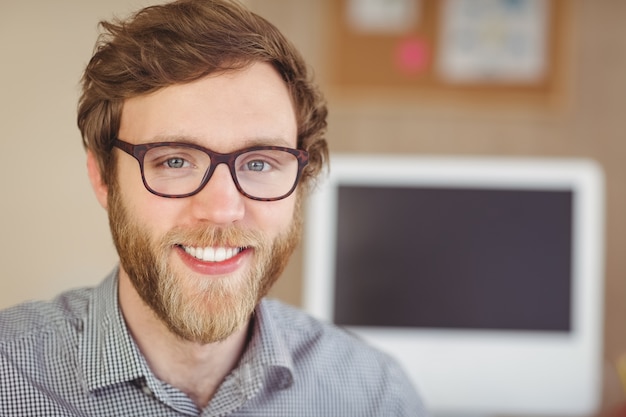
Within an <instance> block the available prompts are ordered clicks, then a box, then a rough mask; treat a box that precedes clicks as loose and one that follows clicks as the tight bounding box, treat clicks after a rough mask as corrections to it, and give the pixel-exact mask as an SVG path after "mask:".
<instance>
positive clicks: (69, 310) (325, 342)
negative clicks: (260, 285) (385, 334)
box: [0, 271, 427, 417]
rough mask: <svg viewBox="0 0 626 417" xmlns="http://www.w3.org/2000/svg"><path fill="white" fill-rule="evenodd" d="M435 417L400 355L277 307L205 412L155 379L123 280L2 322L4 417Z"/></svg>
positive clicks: (266, 309)
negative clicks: (130, 322) (133, 326)
mask: <svg viewBox="0 0 626 417" xmlns="http://www.w3.org/2000/svg"><path fill="white" fill-rule="evenodd" d="M426 415H427V413H426V411H425V409H424V407H423V405H422V403H421V401H420V399H419V397H418V395H417V393H416V392H415V390H414V388H413V387H412V386H411V383H410V382H409V380H408V379H407V377H406V376H405V374H404V373H403V371H402V370H401V369H400V367H399V366H398V365H397V364H396V362H395V361H393V360H392V359H391V358H390V357H388V356H387V355H385V354H383V353H380V352H378V351H377V350H375V349H372V348H370V347H368V346H367V345H365V344H364V343H362V342H360V341H359V340H357V339H356V338H355V337H353V336H351V335H350V334H348V333H346V332H345V331H343V330H341V329H339V328H336V327H333V326H330V325H328V324H324V323H321V322H319V321H317V320H315V319H313V318H311V317H309V316H308V315H306V314H304V313H303V312H301V311H299V310H297V309H294V308H292V307H289V306H286V305H284V304H282V303H280V302H278V301H270V300H263V301H262V302H261V303H260V304H259V306H258V307H257V309H256V311H255V321H254V330H253V335H252V338H251V340H250V342H249V344H248V346H247V348H246V350H245V352H244V354H243V356H242V358H241V359H240V361H239V364H238V366H237V367H236V368H235V369H234V370H233V371H232V372H231V373H230V374H229V375H228V376H227V377H226V379H225V380H224V381H223V382H222V384H221V386H220V387H219V389H218V391H217V392H216V394H215V396H214V397H213V399H212V400H211V402H210V403H209V405H208V406H207V407H206V408H205V409H203V410H199V409H198V408H197V407H196V406H195V405H194V403H193V402H192V401H191V400H190V399H189V397H187V396H186V395H185V394H184V393H183V392H181V391H180V390H178V389H176V388H175V387H173V386H171V385H168V384H166V383H164V382H162V381H160V380H159V379H157V378H156V377H155V375H154V374H153V373H152V372H151V370H150V368H149V367H148V365H147V363H146V360H145V358H144V357H143V356H142V355H141V353H140V352H139V350H138V348H137V346H136V345H135V343H134V341H133V339H132V337H131V336H130V334H129V332H128V329H127V328H126V325H125V323H124V320H123V318H122V315H121V312H120V310H119V308H118V301H117V271H114V272H113V273H112V274H111V275H110V276H109V277H107V279H105V280H104V281H103V282H102V284H100V285H99V286H98V287H96V288H89V289H78V290H72V291H69V292H66V293H64V294H61V295H60V296H58V297H57V298H55V299H54V300H52V301H49V302H31V303H24V304H20V305H18V306H15V307H12V308H10V309H7V310H4V311H2V312H0V416H29V417H31V416H90V417H94V416H259V417H260V416H267V417H282V416H284V417H287V416H289V417H309V416H310V417H313V416H315V417H333V416H336V417H350V416H354V417H357V416H358V417H367V416H407V417H408V416H412V417H422V416H426Z"/></svg>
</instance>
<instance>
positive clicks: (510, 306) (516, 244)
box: [334, 186, 573, 331]
mask: <svg viewBox="0 0 626 417" xmlns="http://www.w3.org/2000/svg"><path fill="white" fill-rule="evenodd" d="M572 204H573V195H572V192H571V191H543V190H540V191H537V190H499V189H495V190H493V189H449V188H446V189H444V188H441V189H437V188H409V187H407V188H393V187H370V186H367V187H365V186H341V187H340V188H339V195H338V217H337V225H336V226H337V241H336V244H337V251H336V254H335V256H336V269H335V273H336V275H335V285H336V287H335V301H334V321H335V323H337V324H340V325H351V326H383V327H387V326H390V327H399V326H401V327H424V328H450V329H452V328H454V329H507V330H535V331H543V330H547V331H569V330H570V327H571V321H570V311H571V299H570V297H571V285H572V284H571V272H572V271H571V261H572V260H571V251H572V233H573V232H572V210H573V208H572Z"/></svg>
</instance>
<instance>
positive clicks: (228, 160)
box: [113, 138, 309, 201]
mask: <svg viewBox="0 0 626 417" xmlns="http://www.w3.org/2000/svg"><path fill="white" fill-rule="evenodd" d="M113 146H114V147H116V148H119V149H121V150H122V151H124V152H126V153H127V154H129V155H130V156H132V157H133V158H135V159H136V160H137V162H138V163H139V169H140V171H141V180H142V181H143V185H144V187H146V190H148V191H149V192H151V193H152V194H154V195H157V196H159V197H165V198H185V197H191V196H192V195H195V194H198V193H199V192H200V191H201V190H202V189H203V188H204V187H205V186H206V185H207V183H208V182H209V180H210V179H211V177H212V176H213V173H214V172H215V169H216V168H217V166H218V165H220V164H226V165H227V166H228V170H229V171H230V176H231V177H232V179H233V182H234V183H235V186H236V187H237V190H238V191H239V192H240V193H241V194H242V195H244V196H245V197H247V198H249V199H251V200H256V201H277V200H282V199H283V198H287V197H289V196H290V195H291V194H292V193H293V192H294V190H295V189H296V187H297V186H298V182H299V181H300V178H301V177H302V171H303V170H304V167H305V166H306V165H307V164H308V163H309V153H308V152H307V151H305V150H303V149H293V148H287V147H283V146H270V145H268V146H262V145H261V146H251V147H249V148H244V149H239V150H237V151H235V152H231V153H219V152H214V151H212V150H210V149H207V148H205V147H202V146H200V145H196V144H193V143H186V142H152V143H142V144H139V145H133V144H132V143H128V142H125V141H123V140H121V139H119V138H115V139H113ZM163 146H177V147H187V148H193V149H197V150H199V151H202V152H204V153H206V154H207V155H209V160H210V161H211V163H210V165H209V168H208V169H207V171H206V172H205V173H204V177H203V178H202V181H201V182H200V185H199V186H198V188H197V189H195V190H194V191H192V192H189V193H186V194H165V193H160V192H158V191H156V190H154V189H152V188H151V187H150V185H148V182H147V181H146V177H145V175H144V170H143V161H144V157H145V156H146V153H147V152H148V151H149V150H150V149H153V148H158V147H163ZM259 150H275V151H284V152H288V153H290V154H292V155H294V156H295V157H296V159H297V160H298V172H297V174H296V178H295V180H294V182H293V186H292V187H291V189H290V190H289V191H287V192H286V193H285V194H283V195H281V196H278V197H271V198H261V197H255V196H252V195H250V194H248V193H246V192H245V191H244V190H243V188H241V185H240V184H239V180H237V174H236V172H235V160H236V159H237V158H238V157H239V156H240V155H241V154H244V153H246V152H251V151H259Z"/></svg>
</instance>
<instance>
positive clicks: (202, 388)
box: [118, 269, 248, 409]
mask: <svg viewBox="0 0 626 417" xmlns="http://www.w3.org/2000/svg"><path fill="white" fill-rule="evenodd" d="M118 291H119V303H120V308H121V310H122V314H123V316H124V319H125V321H126V325H127V326H128V329H129V331H130V333H131V335H132V337H133V339H134V340H135V343H137V346H138V347H139V350H140V351H141V353H142V355H143V356H144V357H145V358H146V361H147V362H148V366H150V369H151V370H152V372H153V373H154V374H155V375H156V376H157V378H159V379H160V380H161V381H163V382H166V383H168V384H170V385H172V386H173V387H176V388H178V389H180V390H181V391H182V392H184V393H185V394H187V395H188V396H189V397H190V398H191V399H192V400H193V402H194V403H195V404H196V406H197V407H198V408H199V409H203V408H204V407H206V406H207V404H208V403H209V401H210V400H211V398H212V397H213V395H214V394H215V392H216V391H217V389H218V388H219V386H220V384H221V383H222V381H223V380H224V378H225V377H226V375H228V374H229V373H230V371H232V369H233V368H234V367H235V366H236V365H237V362H238V361H239V358H240V357H241V355H242V353H243V350H244V348H245V345H246V340H247V335H248V326H243V327H242V328H240V329H239V330H237V331H236V332H235V333H233V334H232V335H231V336H229V337H228V338H227V339H225V340H223V341H221V342H216V343H209V344H200V343H195V342H190V341H187V340H182V339H181V338H179V337H178V336H176V335H174V334H173V333H172V332H171V331H170V330H169V329H168V328H167V326H166V325H165V324H164V323H163V322H162V321H161V320H160V319H158V318H157V316H156V315H155V314H154V312H153V311H152V310H151V309H150V307H148V306H147V305H146V304H145V303H144V302H143V300H142V299H141V297H140V296H139V294H138V293H137V291H136V290H135V287H134V286H133V285H132V283H131V282H130V279H129V278H128V276H127V275H126V273H125V272H124V271H123V270H122V269H120V277H119V290H118Z"/></svg>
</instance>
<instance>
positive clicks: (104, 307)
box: [79, 268, 145, 391]
mask: <svg viewBox="0 0 626 417" xmlns="http://www.w3.org/2000/svg"><path fill="white" fill-rule="evenodd" d="M117 274H118V270H117V268H116V269H115V270H114V271H113V272H112V273H111V274H110V275H109V276H108V277H107V278H106V279H105V280H104V281H103V282H102V283H101V284H100V285H99V286H98V287H96V288H95V289H94V291H92V293H91V300H90V307H91V308H90V310H89V313H88V316H87V322H86V324H85V332H84V337H83V339H82V340H81V344H80V348H79V358H80V365H81V367H82V372H83V375H84V377H85V382H86V385H87V389H89V390H90V391H94V390H97V389H100V388H104V387H107V386H110V385H114V384H118V383H121V382H126V381H133V380H136V379H138V378H140V377H141V376H143V375H145V372H144V371H145V370H143V369H142V366H141V362H142V361H141V360H140V356H139V352H138V351H137V348H136V346H135V344H134V343H133V341H132V339H131V336H130V333H129V332H128V329H127V328H126V324H125V323H124V320H123V318H122V314H121V311H120V309H119V304H118V298H117Z"/></svg>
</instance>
